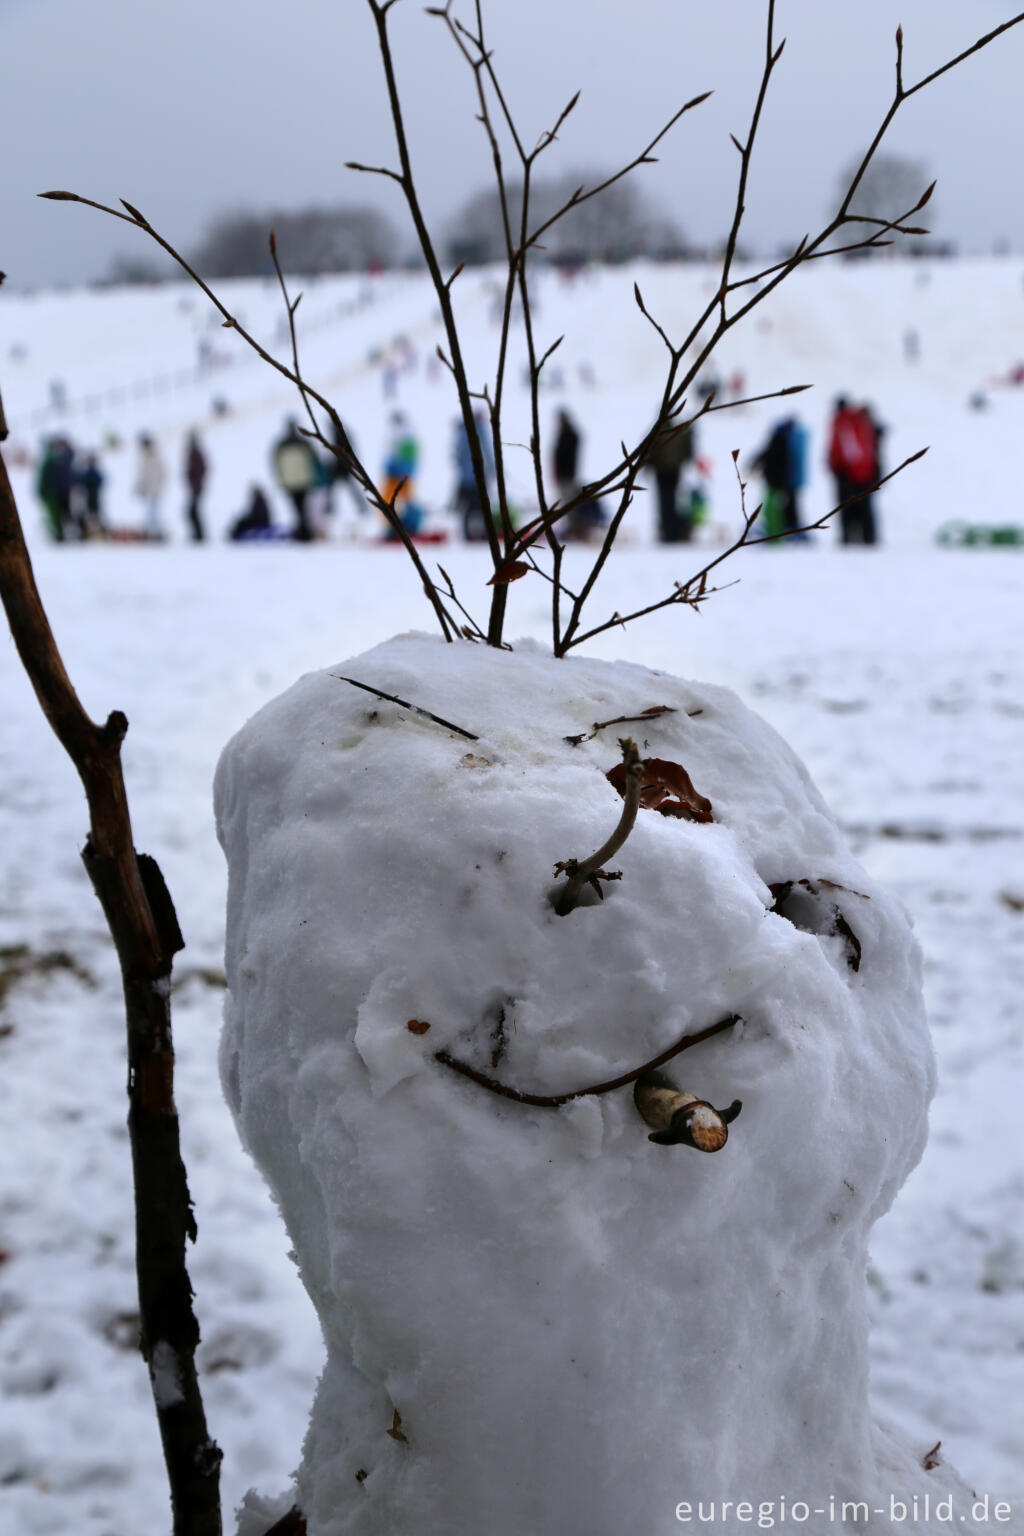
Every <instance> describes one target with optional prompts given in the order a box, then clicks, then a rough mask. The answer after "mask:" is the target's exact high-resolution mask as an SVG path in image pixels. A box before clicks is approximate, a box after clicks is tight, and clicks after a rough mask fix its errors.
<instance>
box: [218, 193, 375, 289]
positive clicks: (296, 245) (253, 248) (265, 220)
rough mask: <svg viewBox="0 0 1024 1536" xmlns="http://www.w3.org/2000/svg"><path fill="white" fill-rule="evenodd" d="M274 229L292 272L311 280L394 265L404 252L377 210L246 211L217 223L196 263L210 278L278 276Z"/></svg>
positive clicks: (357, 208)
mask: <svg viewBox="0 0 1024 1536" xmlns="http://www.w3.org/2000/svg"><path fill="white" fill-rule="evenodd" d="M268 229H273V230H275V231H276V233H277V241H278V250H279V251H280V254H281V261H282V263H283V265H284V266H285V267H286V269H287V270H288V271H289V272H302V273H305V274H307V275H308V276H316V275H318V274H321V273H325V272H365V271H366V268H367V267H369V266H381V267H390V266H394V265H395V253H396V251H397V250H398V248H399V240H398V236H397V234H396V231H395V227H394V225H393V224H392V222H391V220H390V219H389V218H388V216H387V215H386V214H384V213H381V212H380V211H379V209H377V208H368V207H362V206H358V207H348V206H344V207H338V208H305V209H299V210H298V211H294V210H285V209H278V210H273V211H271V212H269V213H254V212H250V211H248V210H244V209H243V210H239V211H238V212H235V213H226V214H222V215H221V216H220V218H218V219H215V220H214V222H213V223H212V224H211V225H210V227H209V229H208V230H207V232H206V235H205V236H204V238H203V240H202V242H201V244H200V245H199V246H198V247H197V249H196V250H195V252H194V253H193V255H192V262H193V264H194V265H195V266H196V267H197V268H198V269H199V270H200V271H202V272H205V273H206V274H207V276H209V277H261V276H268V275H269V276H271V277H272V276H273V274H274V265H273V262H272V261H271V259H270V257H269V255H268V252H267V230H268Z"/></svg>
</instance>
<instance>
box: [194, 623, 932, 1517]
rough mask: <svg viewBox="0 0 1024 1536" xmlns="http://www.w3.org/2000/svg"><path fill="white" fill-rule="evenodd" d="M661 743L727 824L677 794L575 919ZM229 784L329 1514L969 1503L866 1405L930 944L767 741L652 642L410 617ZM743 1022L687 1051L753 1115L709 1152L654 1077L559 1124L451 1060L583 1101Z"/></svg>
mask: <svg viewBox="0 0 1024 1536" xmlns="http://www.w3.org/2000/svg"><path fill="white" fill-rule="evenodd" d="M343 676H345V677H351V678H353V679H356V680H358V681H359V682H362V683H365V684H368V685H370V686H371V687H372V688H375V689H377V690H380V691H381V692H383V693H389V694H394V695H397V696H398V697H399V698H401V699H404V700H408V701H410V703H412V704H416V705H419V706H420V707H421V708H422V709H425V710H429V711H431V712H432V713H433V714H435V715H437V716H440V717H441V718H442V719H443V720H445V721H448V722H450V723H451V724H453V725H457V726H460V727H461V728H462V729H463V730H464V731H466V732H470V733H472V735H473V736H475V737H476V738H477V739H476V740H469V739H467V737H466V736H464V735H459V734H457V733H456V732H455V731H454V730H452V729H449V728H448V727H446V726H445V725H441V724H438V723H436V722H434V721H432V720H430V719H428V718H426V717H425V716H424V715H422V714H418V713H416V712H415V711H413V710H412V709H410V708H407V707H405V706H403V705H399V704H395V703H391V702H388V701H386V700H383V699H380V698H378V697H376V696H374V695H372V694H370V693H367V692H365V691H362V690H359V689H357V688H355V687H353V686H351V685H350V684H349V683H348V682H345V681H342V680H341V678H342V677H343ZM659 706H663V709H662V712H661V713H657V714H648V715H647V718H641V719H639V720H638V719H635V718H634V719H632V720H630V721H627V722H626V723H610V724H607V725H604V726H603V727H602V728H600V729H597V730H595V729H594V727H595V725H596V724H597V723H599V722H606V721H607V722H614V721H616V720H617V717H620V716H626V717H637V716H643V715H644V714H645V713H646V712H648V711H651V710H653V709H655V708H656V707H659ZM627 735H629V736H632V737H633V739H634V740H635V741H636V743H637V747H638V748H639V750H640V753H641V756H642V757H644V758H645V759H648V758H650V759H657V760H660V761H661V762H662V763H669V764H678V765H681V766H682V767H683V768H684V769H685V770H686V773H687V774H688V775H689V776H690V779H691V781H692V784H693V787H694V790H695V791H696V792H697V794H698V795H699V796H704V797H707V799H708V800H709V801H710V803H711V813H710V814H711V819H710V820H706V819H705V820H692V819H689V817H688V815H687V814H686V813H685V811H684V812H683V813H682V814H664V813H663V812H662V811H661V810H660V809H659V808H658V807H655V806H651V805H643V806H642V807H641V809H640V811H639V813H638V816H637V820H636V824H635V826H634V828H633V830H632V832H631V834H630V836H629V837H628V840H627V841H626V843H625V845H624V846H623V847H622V848H621V849H620V851H619V852H618V853H617V854H616V855H615V856H614V859H613V860H612V861H611V863H612V865H613V868H614V869H616V870H621V879H620V880H616V881H614V882H606V883H602V889H603V896H604V899H603V900H602V901H598V900H597V896H596V894H594V893H592V892H590V891H589V889H588V890H587V892H586V897H587V900H586V903H585V904H581V905H580V906H578V907H577V908H576V909H575V910H574V911H572V912H570V913H568V915H566V916H558V915H557V914H556V912H555V910H554V905H553V898H554V896H555V894H556V893H557V888H558V887H559V886H560V885H561V884H562V880H563V879H564V877H560V878H559V879H558V880H556V878H555V877H554V875H553V868H554V865H555V864H556V862H557V861H559V860H568V859H571V858H579V859H583V858H586V857H587V856H588V855H589V854H591V853H592V852H593V851H594V850H595V849H598V848H599V847H600V846H601V845H602V844H603V843H604V842H605V841H606V839H607V838H608V836H609V834H610V833H611V832H612V830H613V828H614V827H615V826H616V824H617V822H618V820H619V818H620V816H621V814H622V809H623V800H622V796H621V795H620V793H619V792H618V790H617V789H616V788H615V786H614V785H613V784H612V783H611V782H609V780H608V778H607V774H608V771H609V770H611V769H613V768H615V767H616V765H617V764H619V763H620V761H621V758H622V752H621V749H620V747H619V745H618V739H617V738H619V737H620V736H622V737H625V736H627ZM569 737H578V738H579V737H586V738H587V739H582V740H578V741H577V742H576V743H575V744H573V743H571V742H570V741H568V740H567V738H569ZM216 806H217V817H218V825H219V830H220V836H221V840H222V843H223V846H224V849H225V852H226V855H227V860H228V865H229V874H230V883H229V898H228V936H227V974H228V982H229V995H228V1000H227V1005H226V1022H225V1029H224V1037H223V1045H222V1057H221V1060H222V1072H223V1080H224V1084H225V1090H226V1093H227V1097H228V1099H229V1102H230V1104H231V1107H232V1110H233V1112H234V1114H235V1116H236V1119H237V1123H238V1126H239V1130H240V1133H241V1135H242V1137H243V1139H244V1141H245V1144H246V1146H247V1147H248V1148H249V1150H250V1152H251V1154H252V1156H253V1157H254V1158H255V1160H256V1162H257V1163H258V1165H259V1166H260V1168H261V1169H262V1170H263V1172H264V1174H265V1176H266V1178H267V1180H268V1182H269V1184H270V1186H271V1189H272V1190H273V1193H274V1195H275V1197H276V1199H277V1201H278V1202H279V1204H280V1208H281V1211H282V1215H283V1217H284V1220H285V1223H286V1225H287V1228H288V1232H289V1234H290V1239H291V1242H292V1244H293V1245H294V1249H295V1252H296V1254H297V1257H298V1261H299V1265H300V1269H301V1275H302V1279H303V1282H304V1284H305V1286H306V1288H307V1290H308V1292H309V1294H310V1297H311V1298H312V1301H313V1304H314V1306H315V1307H316V1309H317V1312H318V1314H319V1317H320V1320H321V1323H322V1327H323V1332H324V1339H325V1343H326V1349H327V1359H326V1364H325V1367H324V1372H323V1376H322V1378H321V1381H320V1385H319V1389H318V1392H317V1396H316V1400H315V1403H314V1405H313V1410H312V1417H311V1422H310V1428H309V1433H308V1436H307V1440H306V1444H305V1449H304V1454H303V1461H302V1465H301V1468H300V1470H299V1473H298V1489H297V1499H298V1502H299V1503H300V1505H301V1507H302V1509H303V1511H304V1513H305V1515H306V1518H307V1521H308V1528H309V1532H310V1536H369V1533H381V1532H385V1531H386V1532H388V1533H389V1536H479V1533H481V1532H487V1533H488V1536H556V1533H557V1536H564V1533H566V1532H571V1531H578V1532H587V1533H588V1536H623V1533H624V1532H627V1531H628V1532H637V1533H638V1536H652V1533H658V1532H669V1531H672V1530H678V1529H679V1528H680V1527H679V1525H678V1523H677V1521H676V1516H675V1511H676V1507H677V1505H679V1504H680V1503H681V1502H682V1501H692V1502H693V1504H694V1506H696V1501H697V1500H698V1499H700V1500H704V1501H710V1500H718V1501H722V1500H732V1501H743V1500H750V1501H753V1502H754V1505H755V1509H756V1506H757V1503H758V1501H768V1500H772V1501H775V1504H774V1506H773V1507H774V1508H775V1509H776V1512H777V1514H781V1511H780V1510H779V1509H778V1500H779V1499H780V1498H783V1497H784V1498H785V1499H786V1500H788V1501H796V1500H803V1501H808V1503H809V1504H810V1506H811V1507H812V1508H813V1507H814V1505H815V1504H818V1505H819V1506H822V1505H823V1504H827V1501H828V1500H829V1499H834V1500H842V1499H849V1500H853V1499H858V1500H859V1499H866V1500H868V1501H869V1503H870V1504H871V1506H872V1507H873V1508H874V1507H878V1506H884V1507H888V1500H889V1498H890V1496H891V1495H892V1494H900V1495H901V1496H904V1497H907V1496H909V1495H913V1494H914V1493H920V1494H923V1493H924V1492H926V1491H927V1492H931V1493H932V1494H933V1496H937V1495H938V1494H939V1493H941V1492H942V1491H944V1490H945V1489H947V1487H950V1486H953V1485H952V1484H950V1483H949V1482H948V1479H949V1476H950V1474H948V1473H947V1472H945V1471H944V1469H942V1468H939V1469H937V1470H936V1471H934V1472H929V1473H926V1472H925V1471H924V1470H923V1469H922V1468H921V1466H920V1462H919V1458H918V1456H917V1455H916V1454H915V1455H913V1456H912V1455H911V1454H910V1453H909V1452H907V1451H904V1450H902V1449H901V1448H898V1447H896V1448H894V1447H893V1445H892V1443H891V1442H888V1441H886V1440H883V1439H882V1438H881V1437H879V1436H878V1434H877V1433H876V1431H875V1430H874V1429H873V1426H872V1423H871V1420H870V1416H869V1411H868V1398H867V1390H868V1389H867V1347H866V1320H865V1297H864V1286H865V1263H866V1246H865V1245H866V1241H867V1237H868V1233H869V1230H870V1228H871V1225H872V1223H873V1222H874V1221H875V1220H876V1219H877V1218H878V1217H879V1216H880V1215H881V1214H882V1213H883V1212H884V1211H885V1210H886V1209H887V1208H888V1206H889V1205H890V1204H891V1202H892V1200H893V1197H894V1196H895V1194H896V1192H897V1190H898V1189H899V1188H900V1185H901V1184H902V1183H903V1181H904V1180H905V1178H906V1177H907V1174H908V1173H909V1171H910V1170H911V1168H912V1167H913V1166H914V1164H915V1163H916V1161H917V1160H918V1158H919V1156H920V1154H921V1151H922V1148H923V1145H924V1140H925V1134H926V1112H927V1104H928V1100H929V1097H930V1094H931V1092H932V1086H933V1069H932V1056H931V1048H930V1044H929V1039H928V1033H927V1027H926V1023H925V1018H924V1011H923V1006H922V1000H921V985H920V965H919V955H918V950H917V946H916V943H915V941H914V939H913V937H912V934H911V932H910V927H909V923H908V919H907V917H906V915H905V913H904V912H903V910H902V908H901V907H900V906H899V905H898V903H897V902H896V901H895V900H894V899H893V898H892V897H891V896H888V895H887V894H886V893H885V892H884V890H881V889H879V888H878V886H876V885H875V884H874V882H873V881H871V880H870V879H869V878H868V876H867V875H866V874H865V873H864V871H863V870H862V869H861V868H860V867H859V866H858V865H857V863H856V862H855V860H854V859H853V857H852V855H851V854H850V852H849V851H848V849H847V847H846V845H845V843H844V840H843V837H842V835H841V833H840V831H839V829H838V827H837V825H836V822H835V820H834V818H833V817H832V815H831V814H830V812H829V811H828V809H827V807H826V806H825V804H824V802H823V800H822V798H821V796H820V794H819V793H818V791H817V789H816V788H815V786H814V785H813V783H812V782H811V781H810V778H809V776H808V774H807V772H806V770H805V769H804V767H803V766H802V764H801V763H800V762H799V761H798V760H797V758H796V757H795V756H794V754H793V753H792V751H791V750H790V749H789V748H788V747H787V746H786V744H785V743H784V742H783V741H782V740H781V738H780V737H779V736H778V735H777V734H776V733H775V732H774V731H773V730H772V729H771V728H770V727H769V726H768V725H766V724H765V723H764V722H763V721H762V720H760V719H759V718H758V717H757V716H756V715H754V714H752V713H751V712H750V711H749V710H748V709H746V708H745V707H744V706H743V705H742V704H741V703H740V702H739V700H738V699H737V698H736V697H735V696H734V695H733V694H731V693H730V692H728V691H726V690H724V689H722V688H718V687H711V686H706V685H701V684H694V683H688V682H683V681H680V680H679V679H677V678H675V677H672V676H668V675H665V674H664V673H659V672H652V671H649V670H647V669H645V668H642V667H638V666H634V665H628V664H625V663H610V662H604V661H591V660H584V659H576V658H570V659H566V660H554V659H552V657H551V656H550V655H548V654H547V653H546V652H544V651H542V650H541V648H540V647H538V646H536V645H535V644H533V643H523V644H521V645H518V646H517V647H516V648H515V650H514V651H512V652H508V651H501V650H496V649H490V648H486V647H484V646H474V645H468V644H466V645H463V644H457V645H449V646H445V645H444V644H443V643H442V642H441V641H438V640H434V639H432V638H427V637H424V636H420V635H405V636H401V637H399V638H397V639H393V640H390V641H388V642H386V643H385V644H383V645H380V646H378V647H377V648H376V649H374V650H372V651H370V652H368V653H367V654H365V655H363V656H360V657H358V658H356V659H354V660H351V661H347V662H345V663H344V664H342V665H339V666H336V667H333V668H330V669H328V670H326V671H322V672H316V673H311V674H309V675H307V676H305V677H303V678H301V679H300V680H299V681H298V682H297V683H296V684H295V685H294V686H293V687H292V688H290V689H289V690H288V691H287V692H286V693H285V694H283V695H282V696H281V697H280V698H278V699H276V700H275V701H274V702H272V703H271V704H269V705H268V706H267V707H266V708H264V709H263V710H261V711H260V713H259V714H257V715H256V716H255V717H254V718H253V719H252V720H251V721H250V722H249V723H248V724H247V725H246V726H245V728H244V729H243V730H242V731H241V732H240V733H239V734H238V735H237V736H236V737H235V738H234V740H233V741H232V742H231V743H230V744H229V746H228V747H227V749H226V750H225V753H224V755H223V758H222V760H221V763H220V767H219V769H218V774H217V782H216ZM731 1015H736V1016H737V1018H738V1020H739V1021H740V1022H737V1023H735V1024H733V1025H730V1026H729V1027H727V1028H726V1029H724V1030H723V1031H721V1032H720V1033H718V1034H717V1035H715V1036H714V1037H713V1038H711V1039H709V1040H707V1041H705V1042H703V1043H701V1044H699V1045H697V1046H695V1047H694V1048H693V1049H692V1050H690V1051H686V1052H684V1053H683V1054H681V1055H679V1056H678V1057H677V1058H675V1059H673V1060H671V1061H669V1062H667V1063H666V1064H665V1066H664V1067H663V1069H662V1070H663V1071H664V1072H665V1074H666V1075H667V1076H668V1077H669V1078H671V1080H672V1082H673V1083H674V1084H675V1086H677V1087H678V1088H679V1089H680V1090H682V1091H683V1092H685V1093H690V1094H693V1095H695V1096H696V1098H698V1099H700V1100H703V1101H707V1102H708V1103H710V1104H712V1105H714V1106H715V1108H716V1109H721V1108H723V1107H724V1106H727V1105H729V1104H730V1103H731V1102H732V1101H733V1100H736V1099H739V1100H741V1101H742V1105H743V1108H742V1113H741V1114H740V1116H739V1118H738V1119H736V1120H735V1121H734V1122H733V1123H732V1124H731V1126H730V1130H729V1137H728V1141H727V1144H726V1145H725V1146H723V1147H722V1149H721V1151H719V1152H717V1153H715V1154H714V1155H713V1156H708V1155H705V1154H703V1153H701V1152H699V1151H697V1150H694V1149H693V1148H692V1147H687V1146H660V1145H653V1144H652V1143H651V1141H650V1140H649V1139H648V1137H649V1127H648V1126H647V1125H645V1124H644V1122H643V1120H642V1119H641V1118H640V1116H639V1114H638V1113H637V1110H636V1108H635V1107H634V1101H633V1090H632V1087H624V1088H622V1089H619V1090H616V1091H614V1092H608V1093H604V1094H599V1095H596V1096H584V1097H578V1098H574V1099H572V1100H571V1101H570V1102H568V1103H567V1104H565V1105H564V1106H562V1107H559V1108H543V1107H533V1106H530V1105H527V1104H523V1103H519V1102H514V1101H512V1100H510V1099H508V1098H505V1097H500V1096H498V1095H496V1094H495V1093H493V1092H490V1091H488V1089H487V1088H486V1087H485V1086H482V1085H481V1084H479V1083H478V1082H476V1081H473V1080H470V1079H468V1078H466V1077H465V1076H462V1075H459V1074H458V1073H457V1072H456V1071H454V1070H453V1069H452V1068H451V1066H449V1065H448V1064H447V1063H446V1062H445V1061H443V1060H439V1059H438V1053H439V1052H440V1053H442V1054H445V1055H447V1056H449V1057H451V1058H454V1059H456V1060H458V1061H460V1062H463V1063H466V1064H467V1065H469V1066H471V1067H472V1068H473V1069H475V1070H476V1071H477V1072H479V1073H482V1074H484V1075H486V1076H487V1077H489V1078H493V1079H495V1080H497V1081H499V1082H501V1083H503V1084H506V1085H509V1086H512V1087H514V1088H516V1089H518V1090H524V1091H527V1092H529V1093H533V1094H543V1095H560V1094H566V1093H572V1092H574V1091H575V1090H578V1089H579V1088H581V1087H584V1086H588V1085H593V1084H598V1083H601V1082H605V1081H608V1080H611V1079H614V1078H616V1077H617V1076H621V1075H624V1074H626V1073H628V1072H630V1071H631V1070H633V1069H634V1068H636V1067H639V1066H640V1065H641V1064H642V1063H644V1062H648V1061H651V1060H653V1059H654V1058H656V1057H658V1056H659V1055H660V1054H661V1053H662V1052H664V1051H666V1050H668V1048H669V1047H671V1046H672V1045H674V1044H675V1043H676V1042H678V1041H679V1040H680V1039H681V1038H682V1037H683V1036H684V1035H686V1034H692V1033H696V1032H698V1031H700V1030H702V1029H705V1028H706V1027H707V1026H709V1025H711V1024H714V1023H715V1022H717V1021H720V1020H724V1019H727V1018H728V1017H729V1016H731ZM718 1528H719V1529H720V1530H722V1531H729V1530H733V1529H736V1530H739V1529H746V1528H747V1526H746V1525H743V1526H739V1525H736V1524H735V1520H730V1519H729V1518H728V1517H726V1518H723V1519H721V1520H720V1521H719V1523H718ZM789 1528H792V1529H794V1530H796V1529H800V1530H803V1531H806V1530H808V1529H813V1528H814V1527H813V1522H812V1524H811V1525H807V1524H803V1523H801V1524H800V1525H793V1526H792V1527H790V1524H789V1521H788V1519H786V1518H780V1519H778V1520H777V1529H782V1530H785V1529H789ZM872 1528H873V1529H876V1528H877V1529H878V1530H886V1529H889V1528H890V1526H889V1523H888V1521H887V1520H885V1519H884V1518H883V1519H880V1518H878V1517H875V1518H874V1519H873V1521H872ZM893 1528H895V1527H893ZM917 1528H918V1527H917V1526H916V1525H915V1524H914V1523H913V1521H904V1522H903V1523H902V1524H901V1525H900V1526H899V1529H900V1530H901V1531H903V1532H906V1531H908V1530H914V1529H917Z"/></svg>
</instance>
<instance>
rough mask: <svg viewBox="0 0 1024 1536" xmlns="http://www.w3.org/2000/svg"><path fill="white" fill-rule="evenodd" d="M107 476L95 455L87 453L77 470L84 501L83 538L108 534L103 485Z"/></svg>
mask: <svg viewBox="0 0 1024 1536" xmlns="http://www.w3.org/2000/svg"><path fill="white" fill-rule="evenodd" d="M105 478H106V477H105V475H104V473H103V471H102V469H101V468H100V465H99V460H98V459H97V457H96V455H95V454H94V453H87V454H86V455H85V458H84V460H83V462H82V466H81V468H80V469H79V468H77V467H76V470H75V480H76V482H77V484H78V488H79V494H80V496H81V499H82V511H81V527H82V537H83V538H85V539H89V538H102V537H103V535H104V533H105V532H106V528H105V525H104V521H103V503H102V496H103V483H104V480H105Z"/></svg>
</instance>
